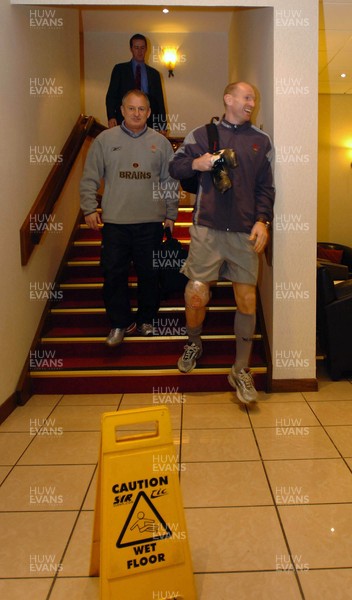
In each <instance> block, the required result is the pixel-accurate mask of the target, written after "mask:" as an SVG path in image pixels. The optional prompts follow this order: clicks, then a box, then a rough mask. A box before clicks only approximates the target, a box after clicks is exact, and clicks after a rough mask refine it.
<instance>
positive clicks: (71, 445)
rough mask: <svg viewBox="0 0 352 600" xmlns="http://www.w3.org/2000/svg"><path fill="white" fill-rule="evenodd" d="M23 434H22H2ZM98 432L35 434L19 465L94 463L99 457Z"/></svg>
mask: <svg viewBox="0 0 352 600" xmlns="http://www.w3.org/2000/svg"><path fill="white" fill-rule="evenodd" d="M2 435H24V434H2ZM100 437H101V436H100V433H99V432H98V431H89V432H85V431H76V432H70V431H67V432H65V433H62V434H61V435H60V433H58V434H57V435H49V436H41V435H37V436H36V438H35V439H34V440H33V443H32V444H31V445H30V446H29V448H28V450H27V451H26V452H25V453H24V454H23V456H22V458H21V460H20V461H19V464H20V465H50V464H51V465H67V464H68V465H70V464H75V465H84V464H95V463H96V462H97V461H98V457H99V448H100Z"/></svg>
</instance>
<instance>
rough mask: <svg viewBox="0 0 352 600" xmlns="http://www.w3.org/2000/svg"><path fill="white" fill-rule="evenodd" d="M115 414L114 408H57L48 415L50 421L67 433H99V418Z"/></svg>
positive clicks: (99, 406) (105, 406) (100, 406)
mask: <svg viewBox="0 0 352 600" xmlns="http://www.w3.org/2000/svg"><path fill="white" fill-rule="evenodd" d="M111 412H116V410H115V408H114V406H107V405H104V406H102V405H98V406H72V405H71V406H61V405H60V406H58V407H56V408H55V409H54V410H53V412H52V413H51V415H50V420H51V421H52V422H55V425H56V426H57V427H61V428H62V430H63V432H64V433H65V432H67V431H101V418H102V415H103V414H104V413H111Z"/></svg>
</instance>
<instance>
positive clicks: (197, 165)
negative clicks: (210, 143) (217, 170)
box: [192, 152, 214, 171]
mask: <svg viewBox="0 0 352 600" xmlns="http://www.w3.org/2000/svg"><path fill="white" fill-rule="evenodd" d="M213 162H214V156H213V155H212V154H210V153H209V152H206V153H205V154H202V156H198V158H195V159H194V160H193V162H192V169H193V171H211V170H212V168H213Z"/></svg>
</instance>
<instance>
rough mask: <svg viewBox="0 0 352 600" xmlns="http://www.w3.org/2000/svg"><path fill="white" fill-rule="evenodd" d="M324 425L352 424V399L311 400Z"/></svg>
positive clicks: (311, 404)
mask: <svg viewBox="0 0 352 600" xmlns="http://www.w3.org/2000/svg"><path fill="white" fill-rule="evenodd" d="M309 405H310V406H311V408H312V410H313V411H314V412H315V414H316V415H317V417H318V419H319V420H320V422H321V424H322V425H352V400H338V401H337V400H334V401H331V400H328V401H326V402H309Z"/></svg>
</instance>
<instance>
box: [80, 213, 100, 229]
mask: <svg viewBox="0 0 352 600" xmlns="http://www.w3.org/2000/svg"><path fill="white" fill-rule="evenodd" d="M84 220H85V222H86V225H88V227H89V229H94V230H95V231H98V229H99V225H101V218H100V215H99V213H97V212H94V213H91V214H90V215H87V216H86V217H84Z"/></svg>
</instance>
